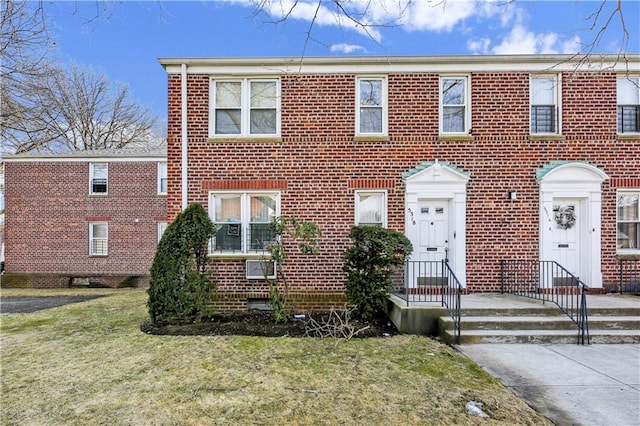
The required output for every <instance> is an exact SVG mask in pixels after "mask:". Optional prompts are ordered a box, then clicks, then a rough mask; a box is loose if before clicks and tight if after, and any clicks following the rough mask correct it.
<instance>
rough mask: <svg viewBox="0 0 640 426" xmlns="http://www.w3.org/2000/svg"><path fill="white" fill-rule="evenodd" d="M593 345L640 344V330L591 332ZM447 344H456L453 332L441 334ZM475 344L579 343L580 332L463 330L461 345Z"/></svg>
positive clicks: (447, 331) (591, 330) (594, 330)
mask: <svg viewBox="0 0 640 426" xmlns="http://www.w3.org/2000/svg"><path fill="white" fill-rule="evenodd" d="M589 336H590V339H589V340H590V343H591V344H623V343H624V344H629V343H640V330H599V329H590V330H589ZM441 338H442V340H443V341H444V342H445V343H447V344H454V343H455V336H454V332H453V330H445V331H444V332H443V333H442V334H441ZM474 343H538V344H544V343H554V344H560V343H563V344H564V343H571V344H574V343H578V331H577V329H573V330H462V332H461V334H460V344H474Z"/></svg>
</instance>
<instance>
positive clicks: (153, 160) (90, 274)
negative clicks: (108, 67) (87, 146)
mask: <svg viewBox="0 0 640 426" xmlns="http://www.w3.org/2000/svg"><path fill="white" fill-rule="evenodd" d="M3 161H4V162H5V179H6V192H5V197H6V263H5V274H4V275H3V277H2V285H3V286H32V287H66V286H69V285H96V286H97V285H99V286H112V287H116V286H125V285H127V286H129V285H133V286H136V285H145V284H147V283H148V277H149V268H150V267H151V263H152V261H153V256H154V254H155V250H156V246H157V243H158V239H159V237H160V235H161V234H162V232H163V230H164V228H165V227H166V224H167V214H166V193H167V163H166V150H165V149H164V148H161V149H157V148H128V149H114V150H95V151H82V152H74V153H67V154H33V155H30V154H23V155H6V156H4V158H3Z"/></svg>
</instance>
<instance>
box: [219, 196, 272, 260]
mask: <svg viewBox="0 0 640 426" xmlns="http://www.w3.org/2000/svg"><path fill="white" fill-rule="evenodd" d="M279 214H280V194H279V193H277V192H255V193H254V192H243V193H235V192H220V193H213V192H212V193H210V194H209V216H210V217H211V221H212V222H213V224H214V225H215V226H216V234H215V236H214V237H213V238H212V241H211V246H210V253H212V254H232V253H236V254H250V253H263V252H264V251H265V250H267V249H268V248H269V247H268V246H269V243H271V242H272V241H274V240H275V238H276V236H275V234H274V232H273V231H272V230H271V227H270V226H269V225H270V223H271V222H272V221H273V220H274V219H275V218H276V217H277V216H279Z"/></svg>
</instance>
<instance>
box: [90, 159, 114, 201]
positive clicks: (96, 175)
mask: <svg viewBox="0 0 640 426" xmlns="http://www.w3.org/2000/svg"><path fill="white" fill-rule="evenodd" d="M89 169H90V172H89V173H90V178H89V193H90V194H100V195H106V194H107V181H108V178H109V166H108V164H107V163H91V164H90V165H89Z"/></svg>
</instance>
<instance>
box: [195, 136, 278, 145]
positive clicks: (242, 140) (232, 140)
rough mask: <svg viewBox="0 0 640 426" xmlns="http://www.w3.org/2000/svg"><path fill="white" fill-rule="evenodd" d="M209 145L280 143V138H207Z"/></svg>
mask: <svg viewBox="0 0 640 426" xmlns="http://www.w3.org/2000/svg"><path fill="white" fill-rule="evenodd" d="M207 141H208V142H210V143H282V137H280V136H265V137H258V136H237V137H217V136H216V137H209V138H208V139H207Z"/></svg>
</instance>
